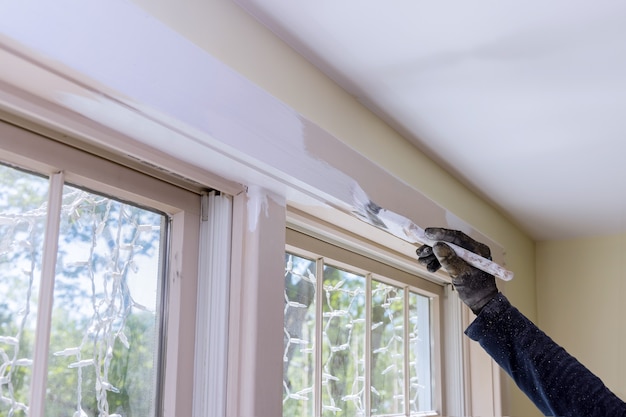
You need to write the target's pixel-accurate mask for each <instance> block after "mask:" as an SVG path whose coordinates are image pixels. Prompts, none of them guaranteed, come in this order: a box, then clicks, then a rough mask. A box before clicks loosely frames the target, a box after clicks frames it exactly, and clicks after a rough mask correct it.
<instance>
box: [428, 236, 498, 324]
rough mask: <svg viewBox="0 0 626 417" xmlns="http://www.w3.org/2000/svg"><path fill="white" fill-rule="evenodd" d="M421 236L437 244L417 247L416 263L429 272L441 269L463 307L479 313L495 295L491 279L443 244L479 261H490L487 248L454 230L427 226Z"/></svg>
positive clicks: (489, 252)
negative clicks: (448, 277) (456, 247)
mask: <svg viewBox="0 0 626 417" xmlns="http://www.w3.org/2000/svg"><path fill="white" fill-rule="evenodd" d="M425 233H426V236H427V237H428V238H429V239H431V240H435V241H437V243H436V244H435V245H434V246H433V247H430V246H428V245H423V246H420V247H419V248H417V250H416V253H417V257H418V262H419V263H421V264H422V265H425V266H426V268H427V269H428V270H429V271H430V272H435V271H437V270H438V269H439V268H441V267H442V266H443V268H444V269H445V270H446V272H448V274H450V277H451V278H452V285H454V288H455V289H456V290H457V292H458V293H459V298H460V299H461V301H463V302H464V303H465V304H467V305H468V307H469V308H470V309H471V310H472V311H473V312H474V314H478V313H480V311H481V310H482V308H483V307H484V306H485V305H486V304H487V303H488V302H489V301H491V299H492V298H493V297H495V296H496V295H497V294H498V288H497V287H496V280H495V278H494V277H493V275H489V274H488V273H486V272H483V271H481V270H480V269H477V268H474V267H473V266H471V265H469V264H468V263H467V262H465V261H464V260H463V259H461V258H459V257H458V256H457V255H456V253H455V252H454V250H453V249H452V248H450V246H448V245H446V244H445V243H444V242H450V243H454V244H455V245H457V246H460V247H462V248H465V249H468V250H470V251H472V252H474V253H477V254H479V255H480V256H482V257H483V258H487V259H491V250H490V249H489V247H488V246H487V245H485V244H483V243H480V242H476V241H475V240H474V239H472V238H471V237H469V236H467V235H466V234H465V233H463V232H460V231H458V230H449V229H442V228H438V227H429V228H427V229H426V230H425Z"/></svg>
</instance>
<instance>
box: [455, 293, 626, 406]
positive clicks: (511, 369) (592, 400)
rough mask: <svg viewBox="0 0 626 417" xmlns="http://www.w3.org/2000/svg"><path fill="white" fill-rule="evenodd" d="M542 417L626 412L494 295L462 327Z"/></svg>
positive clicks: (598, 382) (589, 375)
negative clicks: (467, 323) (477, 313)
mask: <svg viewBox="0 0 626 417" xmlns="http://www.w3.org/2000/svg"><path fill="white" fill-rule="evenodd" d="M465 334H467V335H468V336H469V337H470V338H471V339H473V340H475V341H477V342H478V343H480V345H481V346H482V347H483V348H484V349H485V351H487V353H488V354H489V355H490V356H491V357H492V358H493V359H494V360H495V361H496V362H497V363H498V364H499V365H500V366H501V367H502V368H503V369H504V370H505V371H506V372H507V373H508V374H509V375H510V376H511V377H512V378H513V380H514V381H515V383H516V384H517V385H518V386H519V387H520V389H521V390H522V391H523V392H524V393H525V394H526V395H527V396H528V397H529V398H530V399H531V400H532V401H533V402H534V403H535V405H536V406H537V407H538V408H539V409H540V410H541V411H542V412H543V413H544V414H545V415H547V416H576V417H609V416H611V417H613V416H626V403H624V402H623V401H622V400H620V399H619V398H618V397H617V396H616V395H615V394H613V393H612V392H611V391H610V390H609V389H608V388H607V387H606V386H605V385H604V383H602V381H601V380H600V378H598V377H597V376H595V375H594V374H593V373H591V371H589V370H588V369H587V368H585V367H584V366H583V365H582V364H581V363H580V362H578V361H577V360H576V359H575V358H574V357H573V356H571V355H570V354H568V353H567V352H566V351H565V349H563V348H562V347H560V346H559V345H557V344H556V343H555V342H554V341H553V340H552V339H551V338H550V337H548V336H547V335H546V334H545V333H544V332H542V331H541V330H539V329H538V328H537V326H535V325H534V324H533V323H532V322H531V321H530V320H528V319H527V318H526V317H525V316H524V315H523V314H522V313H521V312H520V311H519V310H517V309H516V308H515V307H513V306H512V305H511V304H510V303H509V301H508V300H507V299H506V297H505V296H504V295H502V294H498V295H497V296H496V297H495V298H494V299H493V300H491V301H490V302H489V304H487V305H486V306H485V307H484V308H483V310H482V311H481V312H480V314H479V315H478V316H477V317H476V319H475V320H474V322H473V323H472V324H471V325H470V326H469V327H468V328H467V330H466V331H465Z"/></svg>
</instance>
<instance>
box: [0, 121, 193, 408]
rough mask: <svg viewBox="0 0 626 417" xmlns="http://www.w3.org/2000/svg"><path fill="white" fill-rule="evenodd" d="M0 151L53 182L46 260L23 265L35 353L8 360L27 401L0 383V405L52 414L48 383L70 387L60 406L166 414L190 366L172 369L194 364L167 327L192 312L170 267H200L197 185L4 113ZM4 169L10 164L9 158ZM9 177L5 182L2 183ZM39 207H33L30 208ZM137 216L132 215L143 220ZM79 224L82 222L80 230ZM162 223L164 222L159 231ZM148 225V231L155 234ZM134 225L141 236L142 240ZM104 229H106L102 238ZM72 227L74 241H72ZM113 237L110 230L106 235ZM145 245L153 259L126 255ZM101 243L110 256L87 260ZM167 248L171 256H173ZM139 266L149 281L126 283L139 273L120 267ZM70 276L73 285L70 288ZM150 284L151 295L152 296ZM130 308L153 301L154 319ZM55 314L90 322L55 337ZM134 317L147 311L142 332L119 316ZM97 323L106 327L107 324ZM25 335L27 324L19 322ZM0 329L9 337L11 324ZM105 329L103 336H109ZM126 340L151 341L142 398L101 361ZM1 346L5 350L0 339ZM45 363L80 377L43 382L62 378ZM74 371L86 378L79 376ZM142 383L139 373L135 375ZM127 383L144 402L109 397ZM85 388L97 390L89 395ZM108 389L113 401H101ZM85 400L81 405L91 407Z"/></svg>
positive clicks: (113, 357)
mask: <svg viewBox="0 0 626 417" xmlns="http://www.w3.org/2000/svg"><path fill="white" fill-rule="evenodd" d="M0 161H2V162H3V163H4V164H8V165H11V166H17V167H19V168H21V169H23V170H25V171H22V172H24V174H25V175H26V176H32V175H31V174H29V173H28V172H26V171H30V172H33V173H36V174H37V175H40V176H41V177H38V176H32V177H33V178H39V179H40V182H41V184H40V186H41V187H46V186H47V183H49V184H50V186H49V188H48V189H47V190H44V193H45V194H48V197H49V198H48V202H47V203H46V204H44V205H43V206H42V207H44V209H45V210H47V213H44V218H43V222H44V223H45V224H44V225H42V226H41V227H43V229H41V230H42V231H43V230H44V229H45V233H41V234H42V235H43V236H40V238H41V239H42V240H43V241H44V244H43V245H42V246H43V249H42V251H41V252H42V254H41V255H39V256H41V257H42V261H41V265H40V266H35V268H34V269H32V271H31V272H32V274H31V275H33V278H35V280H34V281H35V284H36V285H35V286H34V287H31V290H32V293H33V294H32V295H31V297H30V301H31V303H30V304H31V305H33V306H35V305H36V308H33V311H32V314H31V318H30V319H29V320H30V321H31V322H33V321H36V324H34V323H32V324H31V328H32V329H33V330H34V334H35V336H34V338H35V340H34V342H33V349H34V353H33V356H32V357H23V358H22V357H21V356H19V353H18V356H19V357H18V358H17V360H13V361H11V362H10V363H9V364H7V366H9V367H12V368H15V369H16V370H17V368H19V367H27V369H28V370H29V372H28V378H29V379H30V386H28V387H27V388H26V389H27V391H28V397H30V399H29V400H28V401H23V399H24V398H26V397H24V395H22V394H20V396H21V397H20V398H19V400H20V401H16V400H18V398H17V397H11V396H10V395H3V398H4V397H6V399H7V401H8V408H7V409H6V410H5V411H6V412H7V413H9V415H16V416H18V415H24V413H25V412H26V408H27V409H28V414H29V415H30V416H42V415H44V412H45V413H46V415H56V414H55V411H54V410H52V408H50V406H49V405H50V404H53V403H51V402H50V401H53V402H54V399H53V397H54V391H55V389H59V390H63V391H70V390H71V391H73V392H74V394H75V395H74V400H73V401H71V403H72V404H71V405H70V406H69V407H70V409H67V410H64V411H63V413H64V415H65V414H70V415H71V414H73V413H78V414H76V415H82V414H81V413H84V412H85V410H87V409H88V407H87V406H85V405H84V404H86V403H89V404H91V405H90V406H89V407H91V408H93V407H92V405H93V404H94V403H97V405H96V408H98V409H99V410H100V411H99V413H104V414H109V415H115V414H116V413H118V412H121V413H128V412H133V411H135V412H140V413H142V414H144V415H155V416H157V415H167V414H169V413H168V410H170V409H173V408H175V407H176V403H177V402H178V401H179V400H180V398H184V396H182V395H181V393H180V391H179V388H178V387H177V383H178V385H181V386H184V388H181V389H187V390H189V391H191V389H190V388H191V384H192V380H191V379H190V378H187V379H188V380H187V381H185V380H184V379H181V378H178V374H179V373H183V372H184V373H186V374H191V375H192V374H193V371H191V372H189V370H190V369H191V370H193V362H187V361H188V360H187V359H185V358H187V357H191V358H193V348H191V349H187V352H185V349H186V348H185V347H184V346H179V345H178V343H179V340H180V339H179V338H178V337H176V336H177V335H176V334H175V333H180V332H181V330H180V329H179V325H180V320H186V321H190V322H191V323H193V317H194V315H195V311H194V308H195V302H193V303H192V302H189V300H193V301H195V298H194V297H193V296H194V295H195V289H194V288H191V287H189V283H181V282H180V280H176V279H174V278H175V277H177V276H180V275H181V274H185V275H192V274H197V248H198V239H197V232H198V223H199V222H198V220H199V215H198V213H199V209H200V198H199V195H198V194H196V193H192V192H189V191H185V190H182V189H180V188H179V187H175V186H172V185H169V184H167V183H164V182H163V181H159V180H156V179H154V178H152V177H149V176H147V175H145V174H142V173H139V172H137V171H134V170H131V169H128V168H125V167H123V166H120V165H117V164H115V163H111V162H108V161H105V160H103V159H101V158H99V157H97V156H95V155H91V154H87V153H85V152H81V151H78V150H76V149H74V148H71V147H68V146H65V145H62V144H59V143H56V142H54V141H51V140H49V139H47V138H43V137H40V136H38V135H35V134H32V133H30V132H27V131H24V130H22V129H19V128H17V127H14V126H11V125H8V124H4V123H0ZM5 166H7V165H5ZM6 169H8V170H14V168H10V167H7V168H6ZM16 172H19V171H16ZM38 187H39V186H38ZM10 188H11V187H10V185H9V186H8V188H7V189H10ZM35 191H36V190H35ZM144 208H146V209H144ZM72 210H73V211H72ZM36 212H37V209H36V208H35V210H34V211H33V213H35V214H36ZM131 212H136V213H138V214H133V213H131ZM46 214H47V215H46ZM137 216H138V217H137ZM26 217H28V216H26ZM46 218H47V219H48V221H47V222H46V221H45V220H46ZM133 219H138V221H139V222H140V223H136V221H137V220H133ZM104 220H107V223H105V222H104ZM147 220H148V222H147V223H145V224H143V223H144V222H145V221H147ZM55 223H56V224H55ZM148 223H149V224H148ZM194 224H195V225H194ZM77 227H83V228H84V229H83V230H82V231H80V232H77V231H76V228H77ZM55 229H56V230H55ZM59 229H60V230H61V232H62V234H61V235H60V236H59V235H58V233H57V231H58V230H59ZM168 229H169V230H171V234H168V233H167V231H168ZM139 232H140V233H139ZM154 232H156V235H154V236H153V235H152V234H153V233H154ZM141 235H143V238H147V240H145V239H144V241H143V242H141V241H140V240H141V239H143V238H142V237H141ZM102 236H105V237H106V238H105V239H103V240H102V239H101V237H102ZM92 237H93V239H92ZM77 238H78V239H79V241H80V242H78V241H77V242H76V243H72V241H75V240H76V239H77ZM98 239H100V240H98ZM116 239H117V242H113V241H115V240H116ZM155 239H156V240H155ZM13 240H14V242H13V243H11V244H17V243H19V241H23V239H22V238H21V237H20V236H18V239H17V240H16V239H13ZM15 242H17V243H15ZM25 244H26V243H25ZM142 245H143V248H144V249H146V250H147V251H149V252H151V257H152V258H153V259H155V260H156V263H154V262H152V264H151V265H148V264H147V263H146V259H147V258H145V259H141V257H138V256H134V257H132V256H131V257H129V256H128V255H129V254H132V253H138V251H141V250H142ZM145 245H152V247H151V248H148V247H146V246H145ZM57 249H58V250H60V251H62V252H63V253H64V255H63V257H57ZM99 250H100V251H102V250H104V251H105V252H106V256H104V255H98V256H99V258H98V259H100V260H95V259H96V258H95V257H94V256H93V253H95V252H97V251H99ZM90 252H91V253H92V256H90ZM124 253H125V255H124ZM146 253H147V252H146ZM183 254H184V255H183ZM105 257H109V259H108V260H106V259H105ZM79 258H80V259H79ZM83 258H84V259H83ZM168 260H173V262H172V264H171V265H170V263H169V262H168ZM135 271H137V272H138V273H139V274H140V275H142V276H145V277H148V276H151V277H152V278H150V279H151V283H148V282H145V283H143V284H141V283H140V285H139V287H136V288H135V289H133V290H132V291H131V290H129V289H128V285H130V286H132V285H133V284H137V283H138V282H132V278H131V277H130V276H127V274H131V275H132V274H134V273H135ZM146 271H148V272H146ZM146 273H147V274H148V275H145V274H146ZM40 277H41V279H40ZM85 277H92V281H91V282H92V284H93V286H91V285H89V284H88V283H86V282H85V281H84V279H83V278H85ZM127 278H128V279H127ZM81 280H82V281H81ZM87 281H88V280H87ZM194 283H195V282H193V281H192V282H191V284H194ZM37 287H38V288H37ZM63 288H65V290H63ZM68 288H69V291H70V292H72V293H75V295H77V296H76V297H74V298H71V297H70V298H67V297H68V296H69V293H68V292H67V289H68ZM150 293H152V296H149V294H150ZM89 294H91V295H89ZM82 295H87V297H83V298H84V300H83V301H84V302H85V303H84V305H83V304H80V303H82V301H80V298H81V297H82ZM59 296H61V297H65V298H59ZM144 296H147V297H146V298H144ZM183 298H184V299H186V300H187V301H186V302H185V303H181V301H180V300H181V299H183ZM140 300H142V301H140ZM143 300H149V303H153V305H152V306H145V305H143V304H142V302H143ZM72 303H74V304H72ZM79 304H80V305H79ZM90 306H91V307H93V308H91V307H90ZM155 307H156V310H155ZM90 308H91V310H93V315H92V316H91V318H88V317H85V318H81V316H80V314H82V313H83V312H85V311H87V310H89V309H90ZM129 309H130V310H133V311H135V312H150V311H152V313H150V314H155V315H153V316H152V317H153V318H152V319H150V318H148V317H144V315H142V314H138V315H137V314H135V315H134V316H132V315H131V316H129V315H128V314H125V313H124V311H129ZM107 312H108V313H111V314H112V316H111V317H110V319H107V318H106V317H105V316H106V315H107V314H108V313H107ZM35 313H36V314H35ZM18 314H23V312H18ZM139 316H141V317H143V318H141V317H139ZM55 317H56V318H55ZM63 317H69V318H71V319H72V320H74V319H75V320H81V321H83V322H85V324H86V326H87V327H86V328H85V329H84V337H83V338H82V341H81V340H80V335H78V336H77V337H78V339H76V340H59V338H58V336H59V334H57V331H56V330H55V328H54V326H55V323H57V324H56V326H58V324H59V323H62V318H63ZM133 317H136V318H138V319H141V320H144V319H147V321H148V323H147V324H148V327H149V328H150V329H151V330H147V331H146V332H145V334H143V335H140V334H133V335H131V334H129V333H128V327H124V325H126V324H128V320H135V318H133ZM190 319H191V320H190ZM141 320H140V321H141ZM144 321H145V320H144ZM150 321H151V323H149V322H150ZM175 321H177V322H176V323H174V322H175ZM135 324H137V323H135ZM143 324H146V323H142V325H143ZM51 326H52V327H51ZM104 328H109V330H111V331H110V332H108V333H106V334H104V333H103V332H102V329H104ZM22 330H23V328H22ZM166 332H168V333H169V335H172V334H174V338H173V339H169V338H168V337H166ZM21 335H24V332H23V331H22V333H21ZM98 335H100V336H102V337H100V336H98ZM150 335H151V336H150ZM2 336H3V340H4V339H6V340H12V339H10V338H11V337H12V335H11V334H6V335H5V334H2ZM143 336H148V337H149V338H151V341H148V342H147V343H139V342H138V340H139V339H137V338H138V337H143ZM30 337H32V336H30ZM107 338H108V339H109V340H108V341H106V340H105V339H107ZM133 338H134V339H133ZM98 339H99V340H100V342H102V343H100V342H98ZM59 343H61V344H59ZM64 343H65V344H64ZM68 343H69V344H68ZM66 344H67V345H66ZM125 345H126V346H131V347H132V348H134V347H140V346H143V347H142V349H143V348H145V347H148V348H149V351H148V352H146V353H145V354H144V355H143V357H142V359H141V360H143V361H148V362H149V363H150V364H146V369H147V370H148V372H150V373H152V376H150V375H147V374H146V375H144V376H143V377H142V378H144V381H141V382H139V385H142V384H144V385H145V383H148V384H149V385H151V386H152V388H150V390H149V391H151V394H147V396H148V397H149V398H138V397H142V395H138V394H137V393H138V391H137V390H135V391H134V394H132V390H131V391H128V390H126V391H124V389H120V384H121V383H122V382H121V381H119V380H118V381H117V382H116V383H114V382H113V381H112V380H111V381H109V380H108V379H107V378H106V375H112V374H113V373H112V372H111V373H109V371H110V370H111V369H112V368H113V367H115V366H117V367H119V366H122V365H123V364H122V363H121V362H120V361H119V360H117V359H119V358H120V357H121V356H123V355H121V356H120V352H122V351H125V352H130V351H131V350H132V348H131V349H130V350H129V349H126V347H125ZM0 348H3V351H6V350H8V349H6V346H0ZM120 348H122V350H120ZM88 352H92V353H94V356H89V355H88ZM135 354H136V353H134V354H133V355H135ZM181 356H184V357H181ZM96 357H98V358H99V359H98V360H97V358H96ZM19 359H22V360H21V361H19ZM100 359H101V360H100ZM126 359H127V362H125V363H127V364H131V366H132V361H128V359H129V356H128V355H127V356H126ZM192 360H193V359H192ZM4 362H5V361H3V363H4ZM56 362H58V363H56ZM189 365H191V366H189ZM51 367H54V369H56V368H58V369H59V370H61V369H64V368H67V369H65V371H64V372H66V373H67V375H68V377H69V378H70V379H72V378H74V379H75V380H76V378H78V379H77V383H78V385H76V384H73V386H71V387H70V386H62V387H59V386H54V387H51V386H50V385H49V384H51V383H55V381H58V380H59V379H58V375H57V374H58V373H57V372H56V371H55V373H54V374H53V373H51V372H52V371H51V370H52V368H51ZM185 368H187V369H185ZM90 371H95V372H90ZM142 372H143V371H142ZM13 374H15V375H17V373H11V372H10V373H9V374H7V376H8V377H10V376H12V375H13ZM89 375H91V376H89ZM137 375H138V374H137ZM62 380H63V379H62ZM65 380H67V378H66V379H65ZM81 380H82V382H83V384H80V382H81ZM46 381H47V383H46ZM14 382H15V381H10V378H9V379H7V380H5V378H3V380H2V384H3V386H2V391H3V394H12V393H11V392H10V391H11V386H12V384H13V383H14ZM127 382H128V384H129V385H128V386H127V387H126V388H129V387H130V386H131V385H132V384H131V381H127ZM136 382H137V381H136ZM116 384H117V386H116ZM139 385H137V384H135V387H137V386H139ZM5 388H6V389H5ZM64 393H65V394H67V392H64ZM127 394H131V395H133V396H134V397H135V398H133V399H130V400H129V401H126V404H130V403H131V402H135V403H136V404H138V403H142V404H144V406H142V407H143V408H141V409H138V408H136V409H135V410H123V409H121V408H118V409H117V410H115V409H113V407H112V405H113V404H114V401H112V397H113V396H118V397H120V396H121V397H123V396H124V395H127ZM51 395H52V397H51ZM90 396H91V397H93V398H91V399H90V398H89V397H90ZM107 396H109V399H110V400H111V401H107V398H106V397H107ZM189 397H190V395H189ZM189 400H191V398H189ZM7 401H3V405H2V407H5V406H6V405H7ZM122 402H124V401H122ZM189 402H190V401H189ZM81 404H83V405H81ZM55 405H58V404H55ZM110 406H111V407H110ZM146 406H147V408H146ZM83 407H84V408H85V410H83ZM92 412H93V410H92V411H89V414H91V413H92ZM51 413H52V414H51Z"/></svg>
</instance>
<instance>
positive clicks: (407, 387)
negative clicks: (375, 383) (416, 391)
mask: <svg viewBox="0 0 626 417" xmlns="http://www.w3.org/2000/svg"><path fill="white" fill-rule="evenodd" d="M403 292H404V299H403V302H404V308H403V313H404V317H403V321H404V326H403V331H404V346H403V347H404V361H403V362H404V413H405V414H406V416H407V417H408V416H410V415H411V403H410V400H411V398H410V395H411V369H410V363H409V362H410V359H411V358H410V356H409V355H410V346H409V344H410V339H409V334H410V332H409V330H410V323H409V308H410V303H409V298H410V295H411V292H410V290H409V287H408V286H406V287H404V291H403Z"/></svg>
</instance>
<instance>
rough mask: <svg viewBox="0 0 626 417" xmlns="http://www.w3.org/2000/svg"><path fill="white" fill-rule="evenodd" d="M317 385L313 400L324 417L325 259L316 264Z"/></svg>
mask: <svg viewBox="0 0 626 417" xmlns="http://www.w3.org/2000/svg"><path fill="white" fill-rule="evenodd" d="M315 286H316V290H315V317H316V320H315V340H316V343H315V384H314V393H313V398H314V399H315V407H314V411H315V415H316V416H321V415H322V381H323V378H322V345H323V344H324V334H323V329H324V314H323V311H324V309H323V304H322V303H323V302H324V258H318V259H317V260H316V262H315Z"/></svg>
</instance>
